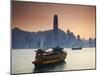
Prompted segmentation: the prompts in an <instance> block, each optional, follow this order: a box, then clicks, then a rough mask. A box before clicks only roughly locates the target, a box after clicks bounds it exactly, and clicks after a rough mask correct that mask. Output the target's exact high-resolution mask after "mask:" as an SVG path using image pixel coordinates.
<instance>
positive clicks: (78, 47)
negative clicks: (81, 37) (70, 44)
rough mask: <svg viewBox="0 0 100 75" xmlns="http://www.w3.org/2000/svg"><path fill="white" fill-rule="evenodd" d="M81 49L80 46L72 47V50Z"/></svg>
mask: <svg viewBox="0 0 100 75" xmlns="http://www.w3.org/2000/svg"><path fill="white" fill-rule="evenodd" d="M81 49H82V47H76V48H75V47H74V48H72V50H81Z"/></svg>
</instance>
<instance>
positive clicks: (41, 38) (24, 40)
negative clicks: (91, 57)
mask: <svg viewBox="0 0 100 75" xmlns="http://www.w3.org/2000/svg"><path fill="white" fill-rule="evenodd" d="M95 42H96V39H92V38H89V40H85V39H81V38H80V35H77V36H75V35H74V34H73V32H71V31H70V30H69V29H68V30H67V32H64V31H62V30H60V29H59V28H58V16H57V15H54V19H53V30H48V31H41V32H37V33H36V32H26V31H22V30H20V29H19V28H15V29H13V30H12V48H14V49H15V48H43V47H46V48H53V47H57V46H59V47H63V48H65V47H68V48H73V47H95Z"/></svg>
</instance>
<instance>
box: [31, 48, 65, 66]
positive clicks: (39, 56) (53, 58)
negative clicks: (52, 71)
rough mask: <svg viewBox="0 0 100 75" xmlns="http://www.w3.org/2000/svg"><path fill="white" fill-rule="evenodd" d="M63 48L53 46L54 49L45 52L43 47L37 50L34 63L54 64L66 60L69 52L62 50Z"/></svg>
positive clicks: (37, 64)
mask: <svg viewBox="0 0 100 75" xmlns="http://www.w3.org/2000/svg"><path fill="white" fill-rule="evenodd" d="M62 50H63V48H59V47H56V48H53V51H50V52H45V51H44V50H43V49H38V50H37V51H36V57H35V59H36V60H35V61H33V62H32V63H33V64H34V65H35V66H41V65H46V64H54V63H57V62H60V61H64V59H65V58H66V56H67V53H66V52H64V51H62Z"/></svg>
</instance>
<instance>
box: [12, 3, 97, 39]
mask: <svg viewBox="0 0 100 75" xmlns="http://www.w3.org/2000/svg"><path fill="white" fill-rule="evenodd" d="M95 12H96V8H95V6H82V5H68V4H51V3H36V2H19V1H12V28H15V27H18V28H20V29H22V30H25V31H29V32H38V31H45V30H51V29H53V20H52V19H53V17H54V15H55V14H57V15H58V27H59V29H61V30H63V31H64V32H67V30H68V29H70V31H71V32H73V33H74V34H75V35H78V34H79V35H80V36H81V38H85V39H88V38H89V37H92V38H95V24H96V21H95V19H96V18H95V17H96V15H95Z"/></svg>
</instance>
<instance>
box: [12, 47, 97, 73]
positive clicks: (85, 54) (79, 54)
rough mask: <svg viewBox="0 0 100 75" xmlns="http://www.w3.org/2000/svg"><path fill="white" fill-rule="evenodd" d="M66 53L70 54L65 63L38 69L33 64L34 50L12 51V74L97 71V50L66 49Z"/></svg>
mask: <svg viewBox="0 0 100 75" xmlns="http://www.w3.org/2000/svg"><path fill="white" fill-rule="evenodd" d="M64 51H66V52H67V53H68V55H67V57H66V59H65V62H61V63H57V64H55V65H48V66H44V67H41V68H39V69H37V68H36V67H35V66H34V64H32V61H34V60H35V52H34V49H15V50H12V74H17V73H37V72H48V71H50V72H51V71H63V70H67V71H68V70H82V69H95V48H83V49H82V50H71V49H69V48H65V49H64Z"/></svg>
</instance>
